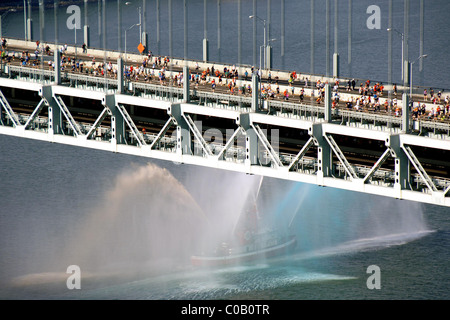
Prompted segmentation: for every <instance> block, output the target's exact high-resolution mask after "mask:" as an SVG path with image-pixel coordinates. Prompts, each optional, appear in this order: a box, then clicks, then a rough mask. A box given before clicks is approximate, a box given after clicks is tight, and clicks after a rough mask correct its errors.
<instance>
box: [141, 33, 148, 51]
mask: <svg viewBox="0 0 450 320" xmlns="http://www.w3.org/2000/svg"><path fill="white" fill-rule="evenodd" d="M142 45H143V46H144V47H145V50H144V51H143V52H142V54H147V53H148V33H147V32H142Z"/></svg>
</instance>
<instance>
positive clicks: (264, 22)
mask: <svg viewBox="0 0 450 320" xmlns="http://www.w3.org/2000/svg"><path fill="white" fill-rule="evenodd" d="M253 18H256V19H258V20H260V21H262V22H263V24H264V44H263V47H264V69H265V68H266V66H267V64H266V54H267V52H266V51H267V36H266V20H264V19H262V18H260V17H258V16H253V15H252V16H249V19H253ZM259 51H260V52H259V54H260V57H259V70H261V49H260V50H259Z"/></svg>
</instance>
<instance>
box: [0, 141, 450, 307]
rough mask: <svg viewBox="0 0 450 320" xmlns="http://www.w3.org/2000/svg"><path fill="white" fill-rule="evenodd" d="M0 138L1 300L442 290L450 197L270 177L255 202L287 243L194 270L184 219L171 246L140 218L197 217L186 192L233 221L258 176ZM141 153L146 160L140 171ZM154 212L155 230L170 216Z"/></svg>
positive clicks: (381, 295)
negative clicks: (263, 255) (287, 235)
mask: <svg viewBox="0 0 450 320" xmlns="http://www.w3.org/2000/svg"><path fill="white" fill-rule="evenodd" d="M0 146H1V152H0V162H1V164H2V165H1V169H0V176H1V203H2V205H1V211H0V212H1V215H0V222H1V223H0V241H1V243H2V246H1V247H0V265H1V273H0V276H1V277H0V280H1V284H2V285H1V288H2V289H1V290H0V296H1V297H2V298H6V299H9V298H19V299H21V298H32V299H33V298H44V299H53V298H55V299H60V298H64V299H72V298H75V299H78V298H81V299H448V298H449V291H448V288H449V280H448V272H449V271H450V270H449V263H448V254H449V247H450V223H449V219H448V214H449V213H450V212H449V209H448V208H441V207H436V206H430V205H422V204H418V203H412V202H405V201H396V200H392V199H386V198H382V197H376V196H370V195H365V194H360V193H354V192H347V191H341V190H335V189H329V188H327V189H321V188H319V187H315V186H310V185H304V184H298V183H292V182H285V181H279V180H274V179H266V180H264V183H263V188H262V189H261V198H262V199H263V200H260V201H262V203H261V205H262V207H264V208H265V209H264V211H265V212H266V214H268V215H269V216H271V217H272V218H274V221H276V222H277V223H279V224H280V225H285V226H286V225H289V224H290V228H289V231H290V232H291V233H294V234H296V235H297V239H298V246H297V248H296V250H295V251H294V252H293V253H291V254H289V255H286V256H282V257H279V258H276V259H272V260H267V261H259V262H257V263H254V264H243V265H238V266H234V267H226V268H216V269H210V270H199V269H196V268H193V267H191V266H190V263H189V259H188V256H189V254H190V252H189V250H190V249H192V248H194V246H192V247H190V246H182V245H181V242H183V241H185V240H186V239H185V238H184V236H182V235H180V230H177V235H172V238H171V239H172V240H174V242H173V243H171V244H167V241H168V240H167V238H164V235H163V234H162V233H160V234H158V236H157V237H155V238H149V237H150V235H149V234H148V233H152V234H156V233H157V232H158V231H157V230H156V229H155V228H154V226H152V224H154V221H155V220H151V219H150V220H149V217H154V216H155V215H156V214H157V215H162V216H167V217H168V218H167V219H170V217H172V215H173V214H174V212H173V211H177V210H178V209H177V208H179V210H180V212H179V214H180V215H181V216H188V217H189V219H194V218H195V216H196V215H197V213H198V212H197V209H195V210H190V209H189V208H187V207H183V204H188V206H189V207H190V208H197V205H198V208H200V209H198V210H200V211H202V212H203V213H205V215H207V216H208V217H209V218H210V219H211V221H215V222H217V221H219V220H220V219H222V220H223V221H228V220H229V219H231V220H233V219H234V218H233V216H235V212H234V209H235V205H234V203H239V202H241V201H243V200H245V198H243V196H239V194H240V193H243V192H245V191H246V190H252V189H253V188H254V185H255V184H254V182H255V178H254V177H250V176H246V175H240V174H235V173H228V172H223V171H216V170H211V169H204V168H198V167H190V166H179V165H175V164H172V163H170V162H169V163H167V162H159V161H152V160H149V159H143V158H136V157H131V156H125V155H118V154H112V153H107V152H99V151H95V150H88V149H81V148H74V147H70V146H64V145H55V144H49V143H44V142H36V141H32V140H25V139H20V138H13V137H7V136H0ZM148 161H151V163H154V164H156V166H151V167H150V169H145V168H148ZM160 168H166V169H167V170H168V171H167V172H170V174H169V173H168V174H169V175H170V176H169V177H165V175H164V174H163V175H160V173H161V172H164V170H162V169H160ZM155 172H156V174H155ZM162 183H164V184H165V185H164V186H163V185H162ZM181 186H182V187H181ZM180 188H181V189H183V190H184V188H186V190H187V191H188V192H189V193H190V195H191V196H192V199H191V198H189V197H188V198H184V196H183V194H184V193H183V192H184V191H181V189H180ZM191 201H192V203H191ZM178 202H179V204H178V205H179V207H173V203H178ZM194 202H195V205H193V204H194ZM174 208H175V209H174ZM217 212H220V214H221V215H223V216H222V217H218V216H217V215H216V213H217ZM96 216H99V217H100V219H95V217H96ZM93 217H94V218H93ZM195 219H196V218H195ZM222 220H220V221H222ZM158 221H159V222H158V223H159V224H158V226H157V228H159V229H164V230H163V232H164V233H167V232H171V229H172V227H173V228H179V226H178V225H177V223H176V221H172V222H171V223H172V224H173V225H172V227H171V225H165V224H164V223H163V222H161V221H160V220H158ZM291 221H293V222H292V223H291ZM116 222H117V223H118V227H117V228H116V227H115V226H113V224H114V223H116ZM222 225H223V226H225V225H226V223H223V224H222ZM142 228H143V230H141V229H142ZM152 228H153V229H152ZM191 230H192V229H191V227H190V226H188V225H185V226H184V227H181V231H182V232H181V233H183V234H189V233H190V232H191ZM103 238H104V239H106V241H104V240H103ZM158 239H160V240H161V241H159V240H158ZM142 242H145V243H143V244H142ZM158 248H165V249H167V250H168V251H167V252H170V254H164V253H163V252H161V251H158V250H157V249H158ZM122 250H125V251H126V254H124V252H122ZM149 250H154V251H152V252H154V254H152V255H150V254H149ZM99 256H101V257H103V258H102V261H100V262H99V261H98V260H97V259H96V257H99ZM147 258H148V260H146V259H147ZM72 264H77V265H79V266H80V268H81V270H82V278H81V281H82V282H81V285H82V287H81V290H68V289H67V287H66V279H67V277H68V275H67V274H66V273H65V272H66V269H67V266H69V265H72ZM371 265H377V266H378V267H380V270H381V286H382V287H381V289H380V290H369V289H368V288H367V285H366V281H367V278H368V277H369V274H367V273H366V272H367V268H368V267H369V266H371Z"/></svg>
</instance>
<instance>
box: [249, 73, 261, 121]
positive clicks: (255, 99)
mask: <svg viewBox="0 0 450 320" xmlns="http://www.w3.org/2000/svg"><path fill="white" fill-rule="evenodd" d="M259 100H260V94H259V76H258V75H257V74H256V73H252V109H251V110H252V112H258V111H259Z"/></svg>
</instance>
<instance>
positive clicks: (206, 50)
mask: <svg viewBox="0 0 450 320" xmlns="http://www.w3.org/2000/svg"><path fill="white" fill-rule="evenodd" d="M208 61H209V42H208V39H206V38H205V39H203V62H208Z"/></svg>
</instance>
